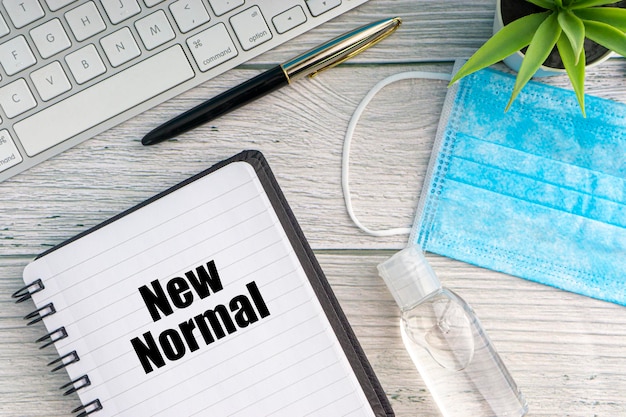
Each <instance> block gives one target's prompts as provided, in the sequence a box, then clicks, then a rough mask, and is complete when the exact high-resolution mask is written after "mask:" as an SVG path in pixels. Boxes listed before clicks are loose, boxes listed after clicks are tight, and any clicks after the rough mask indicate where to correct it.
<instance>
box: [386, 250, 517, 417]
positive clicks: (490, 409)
mask: <svg viewBox="0 0 626 417" xmlns="http://www.w3.org/2000/svg"><path fill="white" fill-rule="evenodd" d="M378 271H379V273H380V276H381V277H382V278H383V279H384V280H385V283H386V284H387V286H388V287H389V290H390V291H391V293H392V294H393V297H394V298H395V300H396V302H397V303H398V306H399V307H400V309H401V310H402V318H401V324H400V326H401V333H402V340H403V342H404V345H405V346H406V349H407V351H408V352H409V355H410V356H411V359H412V360H413V362H414V363H415V365H416V367H417V369H418V371H419V373H420V375H421V377H422V379H423V380H424V382H425V383H426V386H427V387H428V389H429V390H430V392H431V394H432V396H433V398H434V399H435V402H436V403H437V406H438V407H439V410H440V411H441V413H442V414H443V416H445V417H492V416H494V417H505V416H506V417H521V416H523V415H525V414H526V413H527V411H528V407H527V405H526V401H525V400H524V397H523V396H522V394H521V392H520V391H519V390H518V388H517V385H516V384H515V381H513V378H511V375H510V374H509V372H508V371H507V369H506V367H505V366H504V363H502V360H501V359H500V356H498V353H497V352H496V350H495V349H494V347H493V345H492V344H491V341H490V340H489V337H488V336H487V334H486V333H485V330H484V329H483V327H482V326H481V324H480V321H479V320H478V318H477V317H476V316H475V315H474V311H473V310H472V309H471V307H470V306H469V305H468V304H467V303H466V302H465V301H463V299H462V298H461V297H459V296H458V295H456V294H455V293H454V292H452V291H450V290H449V289H447V288H445V287H442V285H441V282H440V281H439V279H438V278H437V276H436V275H435V273H434V272H433V270H432V269H431V268H430V265H429V264H428V261H427V260H426V258H425V257H424V255H423V253H422V251H421V248H420V247H419V246H410V247H408V248H406V249H404V250H402V251H400V252H398V253H397V254H395V255H394V256H392V257H391V258H390V259H388V260H387V261H385V262H383V263H381V264H380V265H378Z"/></svg>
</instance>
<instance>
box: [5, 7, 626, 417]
mask: <svg viewBox="0 0 626 417" xmlns="http://www.w3.org/2000/svg"><path fill="white" fill-rule="evenodd" d="M494 4H495V1H491V0H488V1H487V0H478V1H470V2H460V1H448V2H442V1H435V0H425V1H415V0H393V1H384V0H371V1H370V2H368V3H367V4H365V5H363V6H361V7H359V8H357V9H355V10H353V11H351V12H349V13H347V14H345V15H343V16H341V17H339V18H338V19H336V20H334V21H331V22H329V23H327V24H325V25H323V26H321V27H319V28H317V29H315V30H313V31H311V32H309V33H307V34H305V35H303V36H302V37H301V38H298V39H295V40H293V41H291V42H289V43H287V44H285V45H283V46H281V47H279V48H277V49H276V50H273V51H271V52H269V53H267V54H264V55H263V56H261V57H259V58H257V59H255V60H254V61H252V62H250V63H247V64H246V65H244V66H242V67H241V68H238V69H236V70H233V71H229V72H227V73H226V74H223V75H222V76H220V77H218V78H216V79H214V80H212V81H210V82H208V83H205V84H204V85H202V86H200V87H198V88H195V89H193V90H191V91H189V92H187V93H185V94H183V95H181V96H179V97H177V98H175V99H173V100H170V101H168V102H166V103H164V104H162V105H160V106H158V107H156V108H154V109H152V110H150V111H148V112H146V113H144V114H142V115H140V116H138V117H135V118H133V119H131V120H129V121H128V122H126V123H124V124H122V125H120V126H117V127H115V128H113V129H110V130H109V131H107V132H105V133H103V134H101V135H99V136H97V137H95V138H94V139H91V140H89V141H87V142H85V143H83V144H81V145H79V146H77V147H75V148H73V149H71V150H69V151H67V152H65V153H63V154H61V155H59V156H57V157H55V158H53V159H51V160H49V161H46V162H45V163H42V164H40V165H38V166H37V167H35V168H33V169H31V170H29V171H27V172H26V173H23V174H21V175H18V176H16V177H14V178H12V179H10V180H8V181H5V182H3V183H2V184H0V219H1V223H0V245H1V246H0V267H1V269H0V270H1V271H2V272H1V274H0V415H1V416H3V417H36V416H47V417H61V416H68V415H70V411H71V409H73V408H74V407H77V406H79V405H80V403H79V401H78V397H77V396H75V395H70V396H67V397H63V396H62V393H61V391H60V390H59V389H58V387H59V386H61V385H63V384H64V383H66V382H68V379H67V376H66V375H65V374H63V373H57V374H51V373H50V372H49V371H48V370H47V367H46V363H48V362H49V361H51V360H53V359H54V358H55V354H54V352H53V349H51V348H48V349H46V350H39V349H38V345H36V344H35V343H34V340H35V339H37V338H38V337H39V336H41V335H42V334H43V333H44V327H43V325H41V324H39V325H35V326H31V327H26V326H25V325H24V320H23V319H22V317H23V316H24V315H25V314H27V313H28V312H29V311H31V310H32V309H33V304H32V302H30V301H28V302H25V303H22V304H19V305H16V304H14V303H13V301H12V300H11V299H10V294H11V293H13V292H14V291H15V290H17V289H18V288H19V287H20V286H21V285H22V280H21V272H22V270H23V268H24V266H25V265H26V264H27V263H28V262H29V261H30V260H31V259H32V258H34V257H35V256H36V255H37V254H38V253H40V252H42V251H44V250H46V249H48V248H50V247H52V246H54V245H56V244H58V243H60V242H62V241H64V240H65V239H68V238H70V237H71V236H73V235H74V234H76V233H79V232H81V231H84V230H86V229H88V228H89V227H92V226H94V225H96V224H98V223H100V222H102V221H104V220H106V219H107V218H109V217H111V216H113V215H115V214H117V213H118V212H119V211H121V210H124V209H127V208H129V207H131V206H133V205H135V204H137V203H139V202H141V201H142V200H144V199H146V198H148V197H150V196H152V195H153V194H155V193H157V192H159V191H162V190H164V189H166V188H168V187H170V186H172V185H174V184H176V183H178V182H180V181H182V180H184V179H185V178H187V177H189V176H191V175H193V174H195V173H197V172H199V171H201V170H203V169H205V168H207V167H209V166H211V165H212V164H214V163H216V162H218V161H220V160H222V159H225V158H227V157H229V156H231V155H233V154H236V153H238V152H239V151H241V150H243V149H258V150H260V151H262V152H263V153H264V154H265V156H266V158H267V159H268V161H269V163H270V165H271V167H272V169H273V171H274V173H275V175H276V177H277V179H278V182H279V184H280V185H281V187H282V189H283V191H284V193H285V195H286V197H287V200H288V201H289V203H290V205H291V208H292V210H293V211H294V213H295V215H296V217H297V219H298V220H299V222H300V225H301V227H302V229H303V230H304V233H305V235H306V236H307V238H308V239H309V242H310V244H311V246H312V247H313V249H314V251H315V253H316V255H317V257H318V260H319V262H320V264H321V265H322V268H323V269H324V271H325V273H326V275H327V277H328V279H329V281H330V283H331V285H332V287H333V289H334V290H335V292H336V295H337V297H338V299H339V301H340V303H341V306H342V307H343V309H344V311H345V313H346V315H347V316H348V319H349V320H350V323H351V324H352V325H353V327H354V330H355V332H356V334H357V336H358V338H359V340H360V342H361V344H362V346H363V348H364V349H365V352H366V354H367V356H368V358H369V360H370V362H371V364H372V366H373V367H374V370H375V371H376V373H377V375H378V377H379V379H380V381H381V383H382V385H383V387H384V389H385V391H386V393H387V395H388V397H389V399H390V400H391V403H392V406H393V408H394V410H395V411H396V415H397V416H398V417H409V416H438V415H439V414H438V411H437V408H436V406H435V404H434V402H433V400H432V398H431V396H430V394H429V393H428V391H427V390H426V388H425V386H424V383H423V382H422V380H421V379H420V377H419V375H418V373H417V371H416V370H415V369H414V367H413V364H412V362H411V361H410V359H409V357H408V355H407V353H406V351H405V350H404V347H403V345H402V343H401V340H400V335H399V329H398V320H399V312H398V310H397V308H396V306H395V303H394V302H393V300H392V298H391V296H390V294H389V292H388V291H387V289H386V287H385V286H384V284H383V282H382V280H381V279H380V278H378V276H377V273H376V265H377V264H378V263H379V262H381V261H383V260H385V259H386V258H388V257H389V256H391V255H392V254H393V253H394V252H395V251H397V250H398V249H400V248H402V247H403V246H404V245H405V244H406V240H407V237H406V236H396V237H389V238H375V237H370V236H367V235H365V234H364V233H362V232H361V231H360V230H359V229H357V228H356V227H355V226H354V224H353V223H352V222H351V220H350V219H349V217H348V215H347V213H346V210H345V206H344V201H343V196H342V190H341V153H342V146H343V137H344V134H345V131H346V127H347V125H348V122H349V119H350V117H351V115H352V113H353V112H354V110H355V108H356V106H357V105H358V103H359V102H360V100H361V99H362V98H363V96H364V95H365V94H366V93H367V91H368V90H369V89H370V88H371V87H372V86H373V85H374V84H376V82H378V81H379V80H381V79H383V78H385V77H387V76H389V75H391V74H395V73H398V72H402V71H415V70H423V71H436V72H448V73H449V72H450V71H451V68H452V64H453V61H454V60H455V59H457V58H462V57H467V56H469V55H470V54H471V53H472V52H473V51H474V50H475V49H476V48H477V47H478V46H480V44H481V43H482V42H484V40H485V39H487V38H488V36H489V35H490V33H491V25H492V22H493V9H494ZM384 16H401V17H402V18H403V19H404V24H403V27H402V28H401V29H400V30H399V31H398V32H397V33H396V34H394V35H393V36H392V37H390V38H389V39H387V40H385V41H384V42H382V43H380V44H379V45H377V46H376V47H375V48H373V49H371V50H369V51H367V52H365V53H363V54H362V55H360V56H359V57H357V58H356V59H354V60H352V61H350V62H349V63H346V64H343V65H341V66H340V67H337V68H335V69H333V70H331V71H328V72H325V73H323V74H322V75H320V76H319V77H317V78H315V79H313V80H303V81H301V82H298V83H295V84H293V85H292V86H290V87H288V88H283V89H281V90H280V91H278V92H276V93H274V94H272V95H270V96H266V97H264V98H262V99H260V100H258V101H256V102H254V103H253V104H251V105H249V106H246V107H245V108H243V109H240V110H239V111H237V112H235V113H231V114H229V115H227V116H224V117H222V118H220V119H218V120H215V121H214V122H212V123H210V124H208V125H205V126H203V127H202V128H199V129H196V130H194V131H193V132H189V133H188V134H185V135H183V136H181V137H179V138H177V139H175V140H170V141H167V142H165V143H162V144H160V145H158V146H153V147H142V146H141V144H140V142H139V140H140V138H141V137H142V135H143V134H145V133H146V132H148V131H149V130H151V129H152V128H153V127H155V126H157V125H158V124H160V123H161V122H163V121H165V120H167V119H169V118H170V117H172V116H174V115H176V114H179V113H180V112H181V111H183V110H185V109H188V108H190V107H192V106H193V105H195V104H198V103H200V102H201V101H203V100H205V99H206V98H208V97H210V96H213V95H215V94H217V93H219V92H221V91H223V90H225V89H226V88H228V87H231V86H234V85H236V84H238V83H240V82H242V81H244V80H246V79H248V78H250V77H252V76H254V75H256V74H258V73H259V72H261V71H263V70H265V69H267V68H268V67H269V66H270V65H274V64H276V63H278V62H281V61H282V60H284V59H287V58H289V57H291V56H292V55H294V54H297V53H299V52H302V51H303V50H305V49H307V48H308V47H312V46H314V45H316V44H318V43H320V42H322V41H324V40H326V39H328V38H330V37H332V36H335V35H338V34H340V33H342V32H344V31H345V30H346V28H347V27H356V26H358V25H359V24H364V23H367V22H370V21H373V20H376V19H378V18H381V17H384ZM499 68H503V67H499ZM625 73H626V62H625V61H624V60H622V59H612V60H610V61H609V62H607V63H606V64H605V65H603V66H601V67H598V68H594V69H593V70H590V71H589V73H588V76H587V92H588V93H590V94H595V95H599V96H602V97H607V98H611V99H614V100H617V101H620V102H623V103H626V84H625V83H624V75H625ZM546 82H548V83H551V84H555V85H560V86H563V87H566V88H569V86H568V80H567V78H566V77H555V78H552V79H550V80H547V81H546ZM445 95H446V83H445V82H442V81H432V80H408V81H402V82H398V83H395V84H393V85H391V86H389V87H387V88H386V89H384V90H383V91H381V93H380V94H379V95H378V96H376V98H375V99H374V100H373V101H372V102H371V103H370V106H369V107H368V108H367V110H366V111H365V113H364V115H363V117H362V119H361V123H360V124H359V125H358V128H357V130H356V132H355V136H354V143H353V150H352V157H351V159H350V169H351V182H350V185H351V188H352V199H353V204H354V208H355V211H356V213H357V214H358V216H359V218H360V219H361V220H362V221H363V222H364V223H365V224H367V225H368V226H372V227H410V226H411V224H412V221H413V216H414V211H415V207H416V205H417V201H418V198H419V195H420V190H421V186H422V182H423V179H424V175H425V171H426V166H427V164H428V160H429V156H430V152H431V149H432V144H433V138H434V135H435V131H436V128H437V123H438V121H439V113H440V110H441V106H442V103H443V100H444V97H445ZM428 258H429V260H430V261H431V262H432V266H433V268H434V270H435V271H436V272H437V273H438V274H439V276H440V278H441V279H442V281H444V282H445V284H446V285H448V286H449V287H450V288H452V289H453V290H455V291H457V292H458V293H459V294H461V295H462V296H463V297H464V298H465V299H466V300H467V301H468V302H469V303H470V304H471V305H472V306H473V307H474V309H475V310H476V313H477V314H478V316H479V317H480V319H481V321H482V323H483V325H484V326H485V328H486V329H487V331H488V333H489V335H490V337H491V339H492V340H493V342H494V344H495V346H496V348H497V349H498V351H499V352H500V354H501V356H502V358H503V359H504V361H505V363H506V365H507V367H508V368H509V370H510V371H511V374H512V375H513V377H514V379H515V380H516V382H517V384H518V385H519V387H520V388H521V390H522V391H523V393H524V394H525V396H526V398H527V400H528V403H529V407H530V413H529V415H530V416H546V417H547V416H606V417H614V416H624V415H626V353H625V352H626V351H625V346H626V309H624V307H621V306H617V305H614V304H610V303H606V302H602V301H598V300H593V299H590V298H586V297H582V296H579V295H575V294H571V293H568V292H564V291H560V290H557V289H554V288H551V287H546V286H542V285H539V284H535V283H532V282H529V281H526V280H523V279H520V278H516V277H513V276H509V275H504V274H500V273H496V272H493V271H488V270H484V269H481V268H477V267H474V266H471V265H467V264H465V263H462V262H458V261H455V260H452V259H448V258H444V257H440V256H436V255H431V254H428ZM468 417H471V416H468Z"/></svg>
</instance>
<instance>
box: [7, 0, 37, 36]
mask: <svg viewBox="0 0 626 417" xmlns="http://www.w3.org/2000/svg"><path fill="white" fill-rule="evenodd" d="M2 4H3V5H4V8H5V10H6V11H7V13H8V15H9V18H10V19H11V21H12V22H13V25H14V26H15V27H16V28H18V29H19V28H21V27H24V26H26V25H27V24H29V23H31V22H34V21H35V20H37V19H41V18H42V17H43V16H44V12H43V9H42V8H41V4H39V2H38V1H37V0H4V1H3V2H2Z"/></svg>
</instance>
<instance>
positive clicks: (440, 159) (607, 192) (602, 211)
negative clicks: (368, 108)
mask: <svg viewBox="0 0 626 417" xmlns="http://www.w3.org/2000/svg"><path fill="white" fill-rule="evenodd" d="M424 76H426V77H427V78H437V77H438V76H435V77H432V76H429V75H428V74H419V73H416V74H412V75H411V74H407V75H406V76H405V78H412V77H416V78H423V77H424ZM396 79H403V77H402V74H399V77H395V79H390V80H384V81H382V82H381V83H379V84H378V85H377V86H376V87H375V88H374V89H373V91H372V92H371V93H370V95H373V94H375V92H376V91H378V90H379V89H380V88H382V87H383V86H384V85H387V84H389V83H390V82H393V81H395V80H396ZM514 81H515V80H514V77H513V76H510V75H508V74H504V73H501V72H498V71H494V70H491V69H486V70H481V71H479V72H477V73H474V74H472V75H470V76H468V77H465V78H463V79H461V80H460V81H459V82H458V83H456V84H455V85H454V86H452V87H451V88H450V89H449V91H448V94H447V97H446V101H445V104H444V109H443V112H442V116H441V121H440V124H439V128H438V132H437V138H436V141H435V145H434V149H433V152H432V156H431V160H430V165H429V168H428V173H427V177H426V180H425V183H424V188H423V190H422V193H421V196H420V201H419V205H418V209H417V214H416V218H415V222H414V225H413V228H412V229H411V230H410V232H411V235H410V238H409V243H410V244H413V243H418V244H419V245H421V246H422V248H423V249H424V250H427V251H430V252H434V253H437V254H440V255H444V256H448V257H451V258H455V259H458V260H461V261H465V262H468V263H471V264H475V265H478V266H481V267H485V268H489V269H492V270H496V271H501V272H505V273H508V274H511V275H515V276H519V277H523V278H526V279H529V280H533V281H536V282H540V283H543V284H548V285H551V286H554V287H557V288H561V289H565V290H569V291H572V292H576V293H579V294H584V295H587V296H591V297H595V298H598V299H603V300H607V301H611V302H615V303H619V304H622V305H626V278H625V277H626V105H623V104H619V103H616V102H613V101H609V100H604V99H600V98H597V97H592V96H586V106H585V107H586V112H587V117H586V118H584V117H583V116H582V113H581V110H580V108H579V107H578V102H577V100H576V97H575V95H574V93H573V92H572V91H569V90H565V89H561V88H557V87H552V86H548V85H545V84H542V83H536V82H530V83H529V84H528V85H527V86H526V87H524V89H523V90H522V92H521V93H520V95H519V96H518V98H517V99H516V100H515V102H514V103H513V104H512V106H511V108H510V110H509V111H508V112H506V113H505V112H504V109H505V107H506V104H507V101H508V99H509V96H510V92H511V90H512V89H513V85H514ZM370 95H368V97H366V99H364V101H363V102H362V104H361V106H359V109H357V112H355V116H356V117H354V118H353V121H352V122H351V124H350V127H349V129H348V133H347V134H346V144H345V145H344V158H343V168H344V169H343V171H344V172H343V181H342V184H343V186H344V197H345V199H346V207H347V208H348V213H349V214H350V216H351V217H352V219H353V220H354V221H355V223H356V224H357V225H358V226H359V227H361V228H362V229H363V230H364V231H366V232H367V233H370V234H373V235H376V236H386V235H389V234H397V233H403V232H407V230H406V229H393V230H388V231H372V230H369V229H367V228H366V227H365V226H363V225H362V224H360V223H359V221H358V219H356V217H355V216H354V214H353V212H352V209H351V204H350V193H349V188H348V170H347V167H348V158H349V138H350V137H351V131H352V130H353V129H354V126H353V125H356V121H357V120H358V115H359V114H360V112H361V111H362V108H364V106H365V105H366V104H367V102H368V101H369V99H371V96H370Z"/></svg>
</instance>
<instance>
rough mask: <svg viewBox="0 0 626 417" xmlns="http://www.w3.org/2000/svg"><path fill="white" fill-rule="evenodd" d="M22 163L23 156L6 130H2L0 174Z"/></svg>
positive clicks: (0, 133) (0, 131)
mask: <svg viewBox="0 0 626 417" xmlns="http://www.w3.org/2000/svg"><path fill="white" fill-rule="evenodd" d="M20 162H22V156H21V155H20V153H19V151H18V150H17V148H16V147H15V143H14V142H13V139H12V138H11V135H10V134H9V131H8V130H6V129H3V130H0V172H2V171H4V170H5V169H9V168H11V167H12V166H13V165H17V164H19V163H20Z"/></svg>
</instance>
